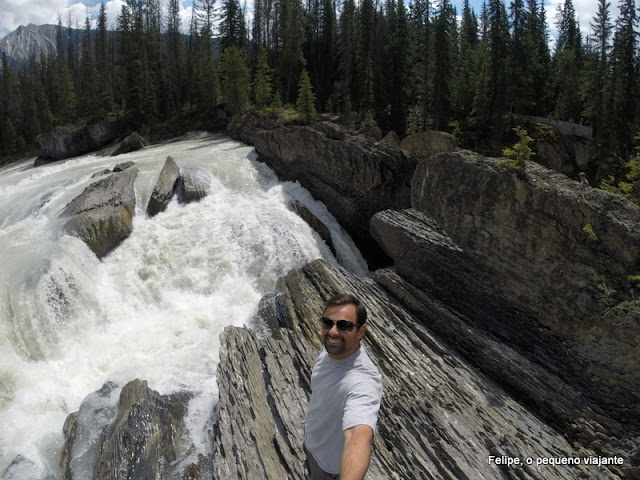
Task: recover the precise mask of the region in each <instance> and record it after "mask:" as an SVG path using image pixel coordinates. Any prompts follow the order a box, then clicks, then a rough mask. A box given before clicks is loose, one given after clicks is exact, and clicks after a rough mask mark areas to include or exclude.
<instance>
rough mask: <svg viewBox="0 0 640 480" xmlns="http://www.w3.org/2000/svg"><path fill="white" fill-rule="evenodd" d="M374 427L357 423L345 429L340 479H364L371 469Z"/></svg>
mask: <svg viewBox="0 0 640 480" xmlns="http://www.w3.org/2000/svg"><path fill="white" fill-rule="evenodd" d="M372 441H373V429H372V428H371V427H370V426H369V425H356V426H355V427H352V428H348V429H346V430H345V431H344V448H343V450H342V458H341V460H340V480H362V479H363V478H364V475H365V473H367V470H368V469H369V460H370V459H371V442H372Z"/></svg>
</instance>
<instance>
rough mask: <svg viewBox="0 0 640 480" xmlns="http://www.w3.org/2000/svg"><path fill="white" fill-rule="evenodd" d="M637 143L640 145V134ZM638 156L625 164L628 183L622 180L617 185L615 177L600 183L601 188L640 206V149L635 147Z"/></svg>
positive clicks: (611, 176) (632, 156) (609, 177)
mask: <svg viewBox="0 0 640 480" xmlns="http://www.w3.org/2000/svg"><path fill="white" fill-rule="evenodd" d="M634 140H635V143H636V144H638V143H640V134H638V135H636V137H635V138H634ZM635 150H636V154H635V155H631V157H630V158H629V161H628V162H627V163H625V167H626V172H627V173H626V174H625V176H624V178H625V179H626V180H627V181H624V180H621V181H619V182H618V183H616V179H615V177H614V176H613V175H609V176H607V178H605V179H603V180H602V181H601V182H600V188H602V189H603V190H607V191H609V192H613V193H616V194H618V195H621V196H623V197H625V198H627V199H629V200H631V201H632V202H635V203H638V204H640V159H639V157H638V153H640V147H639V146H636V147H635Z"/></svg>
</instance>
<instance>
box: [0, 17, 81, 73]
mask: <svg viewBox="0 0 640 480" xmlns="http://www.w3.org/2000/svg"><path fill="white" fill-rule="evenodd" d="M57 28H58V27H57V26H56V25H34V24H33V23H30V24H29V25H27V26H26V27H25V26H23V25H20V26H19V27H18V28H17V29H16V30H14V31H13V32H11V33H10V34H9V35H7V36H6V37H4V38H3V39H0V55H2V54H6V55H7V60H8V61H9V65H10V66H11V68H13V69H14V70H16V71H17V70H20V69H21V68H22V67H23V66H24V65H26V64H27V62H28V61H29V60H31V59H35V61H36V63H40V57H41V55H42V53H44V54H45V55H50V54H53V55H55V54H56V53H57V49H56V29H57ZM63 29H64V32H65V35H64V36H63V42H64V48H65V49H67V48H68V45H69V39H70V38H73V39H74V41H75V42H76V43H77V44H78V45H79V42H80V41H81V38H82V31H81V30H78V29H75V28H72V29H69V28H67V27H63Z"/></svg>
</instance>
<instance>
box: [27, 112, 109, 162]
mask: <svg viewBox="0 0 640 480" xmlns="http://www.w3.org/2000/svg"><path fill="white" fill-rule="evenodd" d="M120 133H121V127H120V126H119V124H118V123H117V122H116V121H100V122H95V123H91V124H88V125H84V126H81V127H56V128H54V129H53V130H52V131H50V132H46V133H43V134H42V135H40V136H38V138H37V139H36V141H37V142H38V145H39V146H40V155H39V156H38V158H37V159H36V161H35V163H34V165H35V166H39V165H43V164H46V163H50V162H53V161H56V160H62V159H64V158H69V157H75V156H77V155H82V154H85V153H89V152H93V151H95V150H98V149H99V148H101V147H102V146H104V145H105V144H107V143H109V142H111V141H114V140H115V139H116V138H117V137H118V136H119V135H120Z"/></svg>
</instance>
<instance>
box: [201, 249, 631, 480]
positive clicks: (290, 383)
mask: <svg viewBox="0 0 640 480" xmlns="http://www.w3.org/2000/svg"><path fill="white" fill-rule="evenodd" d="M378 275H379V277H380V278H379V282H380V283H376V282H374V281H373V280H371V279H368V280H362V279H359V278H356V277H354V276H352V275H350V274H348V273H347V272H345V271H344V270H342V269H339V268H335V267H332V266H330V265H328V264H326V263H325V262H323V261H316V262H313V263H312V264H309V265H306V266H305V267H303V268H302V269H299V270H296V271H293V272H290V273H289V274H288V275H287V276H286V277H284V278H282V279H280V280H279V281H278V286H277V292H276V296H275V297H274V300H273V302H272V303H271V305H272V311H271V312H270V313H269V315H272V316H274V317H275V318H277V319H278V322H279V335H280V338H281V339H280V340H276V339H274V338H271V337H269V338H258V337H257V336H256V335H255V334H254V333H252V332H251V331H248V330H241V329H237V328H228V329H226V330H225V332H224V333H223V335H222V338H221V340H222V344H223V348H222V350H221V357H220V368H219V370H218V382H219V385H220V405H219V423H218V427H217V428H218V432H217V433H216V438H215V440H214V445H215V453H214V458H213V462H214V465H215V468H216V472H218V474H219V475H220V476H221V478H276V477H277V478H304V476H303V472H305V471H306V470H305V466H304V464H303V462H304V455H302V453H301V452H302V439H303V435H304V430H303V425H301V424H300V420H301V419H302V416H303V415H304V412H305V411H306V407H307V402H308V398H309V394H310V393H309V378H310V373H311V369H312V365H313V362H314V359H315V356H316V354H317V351H318V348H319V341H318V333H319V332H318V327H317V317H319V316H320V315H321V312H322V307H323V304H324V301H325V300H326V299H327V298H329V297H330V296H332V295H333V294H335V293H337V292H341V291H350V292H354V293H355V294H356V295H358V296H359V297H361V298H362V299H363V300H364V302H365V303H366V304H367V307H368V310H369V314H370V320H369V328H368V331H367V335H366V337H365V343H364V344H365V348H367V351H368V352H369V354H370V356H371V357H372V359H373V360H374V362H375V363H376V364H377V365H378V367H379V369H380V371H381V374H382V376H383V385H384V399H383V406H382V410H381V413H380V418H379V435H378V436H376V437H375V441H374V450H373V457H372V461H371V466H370V469H369V475H368V477H367V478H372V479H374V478H380V479H389V478H416V477H421V478H436V479H456V480H460V479H479V478H491V479H500V478H523V479H525V478H531V479H534V478H537V479H541V478H549V476H548V475H547V473H545V472H548V469H549V468H552V469H553V475H554V478H567V479H569V478H571V479H575V478H593V479H600V478H602V479H605V478H617V477H616V474H615V473H613V472H611V471H610V470H609V468H608V467H605V466H602V467H592V466H588V465H584V462H581V464H580V465H564V466H562V467H549V466H545V467H541V466H540V465H538V466H536V464H535V462H536V459H539V458H576V457H578V456H580V457H583V456H589V455H593V454H594V452H593V451H590V450H586V449H583V448H582V447H581V446H580V445H579V444H577V443H576V444H574V445H570V444H569V443H568V442H567V440H566V439H565V438H564V436H563V434H562V433H560V432H559V431H556V430H554V428H553V427H551V426H549V425H547V424H545V423H544V422H543V421H541V420H540V419H539V418H538V416H537V415H536V414H535V413H532V412H530V411H528V410H527V409H526V408H525V407H523V406H522V405H521V404H519V403H518V402H517V401H516V400H515V399H514V398H512V397H511V396H510V395H509V394H508V393H506V392H505V391H504V390H502V389H501V388H500V387H499V386H498V385H497V384H496V383H495V382H494V381H493V380H491V379H490V378H488V377H487V376H486V375H485V374H483V373H481V372H480V371H479V370H477V369H476V368H475V367H473V366H472V365H471V364H469V363H468V362H467V361H465V360H464V359H463V358H462V357H461V356H460V355H459V354H458V353H457V352H456V351H455V350H454V349H452V348H451V347H449V346H448V345H447V344H446V343H444V342H443V341H441V340H440V339H439V338H438V337H437V336H436V335H434V334H433V332H432V331H431V330H430V328H429V324H430V322H431V321H432V319H434V317H435V318H438V317H440V316H442V315H444V314H446V313H447V312H448V311H447V309H446V307H445V306H444V305H442V304H440V303H439V302H437V301H436V300H433V299H431V300H430V302H429V304H428V305H429V308H426V307H425V308H423V309H422V310H420V314H421V315H423V316H421V317H418V316H416V315H415V314H413V313H410V312H409V311H408V310H407V309H405V308H403V307H402V306H401V304H400V303H399V299H400V298H402V296H405V298H404V299H403V301H406V300H408V299H409V298H411V301H413V302H417V303H418V304H419V303H421V300H420V299H419V298H417V297H414V296H412V295H410V294H409V293H407V292H406V293H402V292H403V290H402V289H398V288H397V289H396V292H394V293H395V296H392V295H390V294H389V293H388V291H387V290H386V289H385V288H382V286H381V284H383V283H387V282H391V281H397V280H398V278H399V277H397V276H394V274H393V273H392V272H388V273H387V272H385V271H380V272H379V273H378ZM387 276H389V280H383V278H384V277H387ZM416 311H417V310H416ZM478 342H480V343H482V342H483V340H482V339H480V340H478ZM514 355H516V356H517V354H514ZM240 419H242V420H240ZM250 431H254V432H256V433H255V434H254V435H251V434H250ZM502 456H506V457H511V458H519V459H521V460H520V461H521V462H522V464H521V465H511V466H507V465H504V464H502V465H500V464H497V463H496V462H495V461H492V460H491V458H494V459H495V458H496V457H497V458H501V457H502ZM527 458H531V459H533V465H526V464H525V461H526V459H527ZM274 459H279V460H278V461H279V463H280V465H278V464H277V463H276V464H273V461H274ZM627 466H629V465H628V462H627ZM544 469H547V470H546V471H543V470H544ZM618 473H619V472H618ZM273 475H276V477H273Z"/></svg>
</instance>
